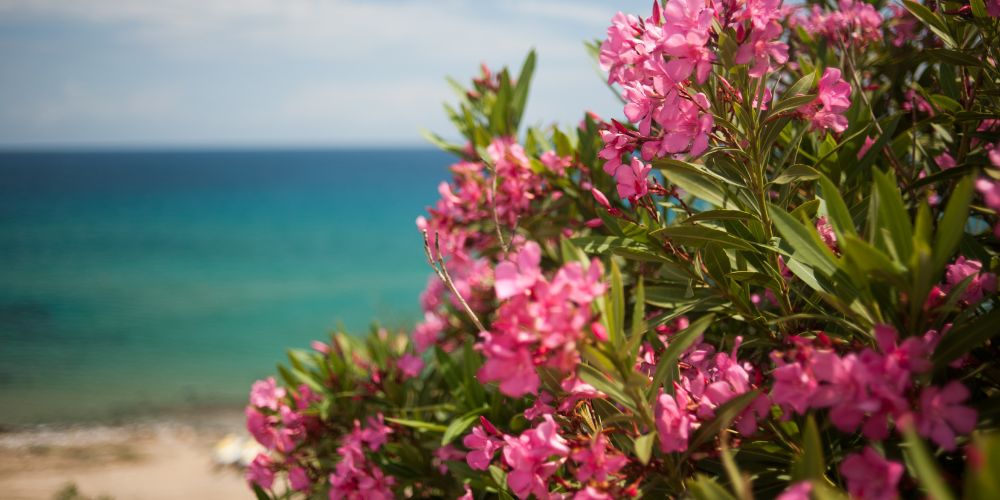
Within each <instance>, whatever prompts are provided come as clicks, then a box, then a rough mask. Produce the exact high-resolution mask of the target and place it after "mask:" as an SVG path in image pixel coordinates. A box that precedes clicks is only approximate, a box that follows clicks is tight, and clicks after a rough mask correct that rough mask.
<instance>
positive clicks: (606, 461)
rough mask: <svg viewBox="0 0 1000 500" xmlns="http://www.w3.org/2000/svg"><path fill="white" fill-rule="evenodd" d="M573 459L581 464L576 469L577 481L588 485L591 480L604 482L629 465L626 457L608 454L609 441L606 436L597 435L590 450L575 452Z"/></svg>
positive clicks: (582, 449)
mask: <svg viewBox="0 0 1000 500" xmlns="http://www.w3.org/2000/svg"><path fill="white" fill-rule="evenodd" d="M572 458H573V460H574V461H576V462H577V463H578V464H579V466H578V467H577V469H576V479H577V480H578V481H580V482H581V483H586V482H587V481H589V480H590V479H591V478H593V479H594V480H595V481H599V482H604V481H606V480H607V478H608V476H610V475H612V474H615V473H616V472H618V470H619V469H621V468H622V467H624V466H625V464H626V463H628V458H626V457H625V456H624V455H620V454H617V453H613V454H610V455H609V454H608V440H607V438H605V437H604V434H597V437H595V438H594V440H593V441H591V443H590V447H589V448H580V449H578V450H577V451H574V452H573V455H572Z"/></svg>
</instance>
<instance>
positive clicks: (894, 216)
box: [872, 170, 913, 262]
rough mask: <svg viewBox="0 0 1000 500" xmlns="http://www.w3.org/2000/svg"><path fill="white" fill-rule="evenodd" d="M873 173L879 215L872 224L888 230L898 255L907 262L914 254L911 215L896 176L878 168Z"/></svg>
mask: <svg viewBox="0 0 1000 500" xmlns="http://www.w3.org/2000/svg"><path fill="white" fill-rule="evenodd" d="M873 175H874V177H875V195H876V196H875V199H876V207H875V208H876V209H877V216H878V217H877V221H873V224H872V225H873V227H874V228H877V229H885V230H886V231H887V232H888V234H889V238H890V242H891V244H892V247H893V248H894V249H895V251H896V256H897V257H898V258H899V259H900V260H902V261H904V262H906V261H908V260H909V259H910V255H912V254H913V227H912V226H911V225H910V215H909V214H908V213H907V212H906V208H905V207H904V206H903V197H902V195H901V194H900V192H899V186H898V185H897V184H896V179H895V176H893V175H892V174H887V173H882V172H880V171H878V170H875V171H874V172H873ZM876 241H878V239H876Z"/></svg>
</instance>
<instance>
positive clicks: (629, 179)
mask: <svg viewBox="0 0 1000 500" xmlns="http://www.w3.org/2000/svg"><path fill="white" fill-rule="evenodd" d="M652 169H653V167H652V166H650V165H646V164H645V163H643V162H642V160H640V159H638V158H635V157H633V158H632V162H631V163H630V164H629V165H628V166H625V165H622V166H621V167H620V168H619V169H618V170H617V171H616V172H615V181H617V182H618V196H620V197H621V198H622V199H625V198H628V199H631V200H636V199H639V198H642V197H643V196H646V193H648V192H649V187H648V184H647V181H646V178H647V177H648V176H649V172H650V171H652Z"/></svg>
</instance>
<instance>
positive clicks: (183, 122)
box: [0, 0, 651, 149]
mask: <svg viewBox="0 0 1000 500" xmlns="http://www.w3.org/2000/svg"><path fill="white" fill-rule="evenodd" d="M650 5H651V2H649V1H646V0H643V1H635V0H628V1H617V2H612V1H610V0H575V1H571V0H550V1H544V0H542V1H527V0H507V1H505V0H494V1H486V0H469V1H459V0H421V1H417V0H154V1H150V0H0V148H8V149H9V148H41V149H44V148H65V147H99V148H100V147H174V146H177V147H183V146H196V147H215V146H223V147H248V146H253V147H296V146H309V147H315V146H319V147H324V146H340V147H345V146H411V145H420V144H423V140H422V138H421V136H420V133H419V131H420V129H421V128H426V129H428V130H432V131H434V132H437V133H440V134H442V135H444V136H445V137H454V134H453V133H452V132H451V127H450V124H449V123H448V121H447V119H446V118H445V116H444V113H443V111H442V106H441V103H442V102H444V101H454V96H453V94H452V93H451V90H450V88H449V86H448V85H447V83H446V82H445V79H444V78H445V76H452V77H454V78H456V79H458V80H459V81H467V80H468V79H469V78H470V77H472V76H473V75H474V74H476V73H477V71H478V67H479V64H480V63H481V62H485V63H487V64H488V65H489V66H491V67H499V66H503V65H508V66H511V67H512V68H514V69H515V70H516V69H517V68H519V67H520V64H521V61H522V60H523V58H524V56H525V55H526V54H527V52H528V50H530V49H531V48H535V49H536V50H537V51H538V69H537V70H536V74H535V81H534V85H533V89H532V94H531V97H530V98H529V103H528V109H527V112H526V117H525V119H526V121H527V122H528V123H531V124H548V123H552V122H558V123H562V124H570V123H575V122H577V121H578V120H579V119H580V118H581V117H582V113H583V111H584V110H591V111H594V112H597V113H598V114H600V115H601V116H605V117H607V116H618V115H621V109H620V104H618V101H617V100H616V98H615V96H614V94H613V93H612V92H611V91H609V90H608V88H607V87H606V86H605V84H604V83H603V81H602V78H601V76H600V75H599V73H598V69H597V67H596V65H595V64H594V62H593V61H592V60H591V59H590V57H589V56H588V55H587V53H586V50H585V49H584V47H583V41H584V40H586V39H594V38H599V37H602V36H603V35H604V32H605V30H606V29H607V26H608V24H609V23H610V19H611V17H612V16H613V15H614V14H615V12H617V11H618V10H622V11H625V12H635V13H641V14H645V13H646V12H647V11H648V10H649V8H650Z"/></svg>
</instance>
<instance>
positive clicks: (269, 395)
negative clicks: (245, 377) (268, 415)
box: [250, 377, 285, 411]
mask: <svg viewBox="0 0 1000 500" xmlns="http://www.w3.org/2000/svg"><path fill="white" fill-rule="evenodd" d="M283 397H285V389H284V388H283V387H278V384H277V382H276V381H275V380H274V377H268V378H266V379H264V380H258V381H256V382H254V383H253V386H252V387H251V388H250V404H252V405H254V406H256V407H258V408H269V409H271V410H275V411H277V410H278V400H279V399H281V398H283Z"/></svg>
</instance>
